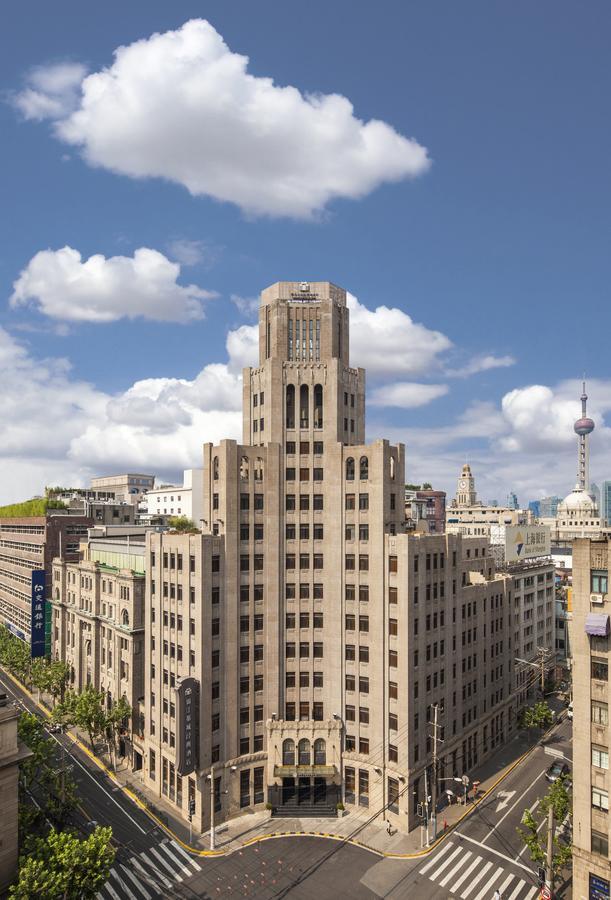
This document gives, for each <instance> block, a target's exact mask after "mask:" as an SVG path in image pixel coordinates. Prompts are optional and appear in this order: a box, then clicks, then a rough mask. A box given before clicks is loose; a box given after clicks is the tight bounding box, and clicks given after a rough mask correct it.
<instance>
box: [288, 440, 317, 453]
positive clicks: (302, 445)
mask: <svg viewBox="0 0 611 900" xmlns="http://www.w3.org/2000/svg"><path fill="white" fill-rule="evenodd" d="M323 449H324V445H323V442H322V441H313V442H312V452H313V453H314V456H322V453H323ZM285 450H286V453H287V456H295V454H296V451H297V444H296V442H295V441H287V442H286V445H285ZM309 452H310V442H309V441H300V442H299V454H300V456H307V455H308V454H309Z"/></svg>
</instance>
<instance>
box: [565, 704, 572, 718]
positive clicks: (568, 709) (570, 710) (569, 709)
mask: <svg viewBox="0 0 611 900" xmlns="http://www.w3.org/2000/svg"><path fill="white" fill-rule="evenodd" d="M566 715H567V718H568V719H572V718H573V701H572V700H571V702H570V703H569V705H568V707H567V711H566Z"/></svg>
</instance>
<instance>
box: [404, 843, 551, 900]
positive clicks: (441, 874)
mask: <svg viewBox="0 0 611 900" xmlns="http://www.w3.org/2000/svg"><path fill="white" fill-rule="evenodd" d="M499 861H500V860H499ZM419 873H420V875H426V877H427V878H429V879H430V880H431V881H433V882H434V883H435V884H438V885H439V886H440V887H444V888H445V889H446V890H447V891H448V893H449V894H451V895H452V896H454V897H460V898H461V900H490V898H491V897H492V895H493V893H494V891H497V890H498V891H500V893H501V896H502V898H503V900H533V898H534V897H535V895H536V894H537V892H538V890H539V888H538V887H536V886H534V887H533V884H532V882H530V881H528V880H526V879H527V878H528V876H527V875H526V872H524V875H525V876H526V878H521V877H520V876H519V875H515V874H513V873H512V872H508V869H507V866H505V867H504V866H503V865H496V862H492V861H491V860H489V859H484V857H483V856H479V855H478V854H477V853H476V852H475V851H474V850H468V849H467V848H466V847H463V846H462V844H459V845H456V844H455V843H454V842H453V841H447V842H446V843H445V844H443V846H442V847H441V849H440V850H439V852H438V853H436V854H435V855H434V857H433V859H431V860H430V861H429V862H427V864H426V865H425V866H423V867H422V868H421V869H420V870H419Z"/></svg>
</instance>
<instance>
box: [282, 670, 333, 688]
mask: <svg viewBox="0 0 611 900" xmlns="http://www.w3.org/2000/svg"><path fill="white" fill-rule="evenodd" d="M285 683H286V687H287V688H294V687H297V673H296V672H287V673H286V676H285ZM299 687H300V688H307V687H310V673H309V672H300V673H299ZM312 687H315V688H321V687H324V676H323V673H322V672H313V673H312Z"/></svg>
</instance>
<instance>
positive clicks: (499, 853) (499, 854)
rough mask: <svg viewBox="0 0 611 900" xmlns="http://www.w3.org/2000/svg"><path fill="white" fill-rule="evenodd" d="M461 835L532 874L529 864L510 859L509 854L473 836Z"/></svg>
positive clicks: (487, 851) (464, 838)
mask: <svg viewBox="0 0 611 900" xmlns="http://www.w3.org/2000/svg"><path fill="white" fill-rule="evenodd" d="M461 837H462V839H463V841H469V842H470V843H471V844H476V845H477V846H478V847H481V848H482V849H483V850H485V851H486V853H493V854H494V855H495V856H500V858H501V859H504V860H505V862H508V863H511V864H512V865H514V866H518V868H520V869H524V871H525V872H528V874H529V875H532V872H533V870H532V868H531V867H530V866H526V865H524V863H522V862H518V860H515V859H512V858H511V857H510V856H505V854H504V853H501V851H500V850H494V849H493V848H492V847H486V845H485V844H482V843H481V841H476V840H475V838H472V837H469V835H468V834H462V833H461Z"/></svg>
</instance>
